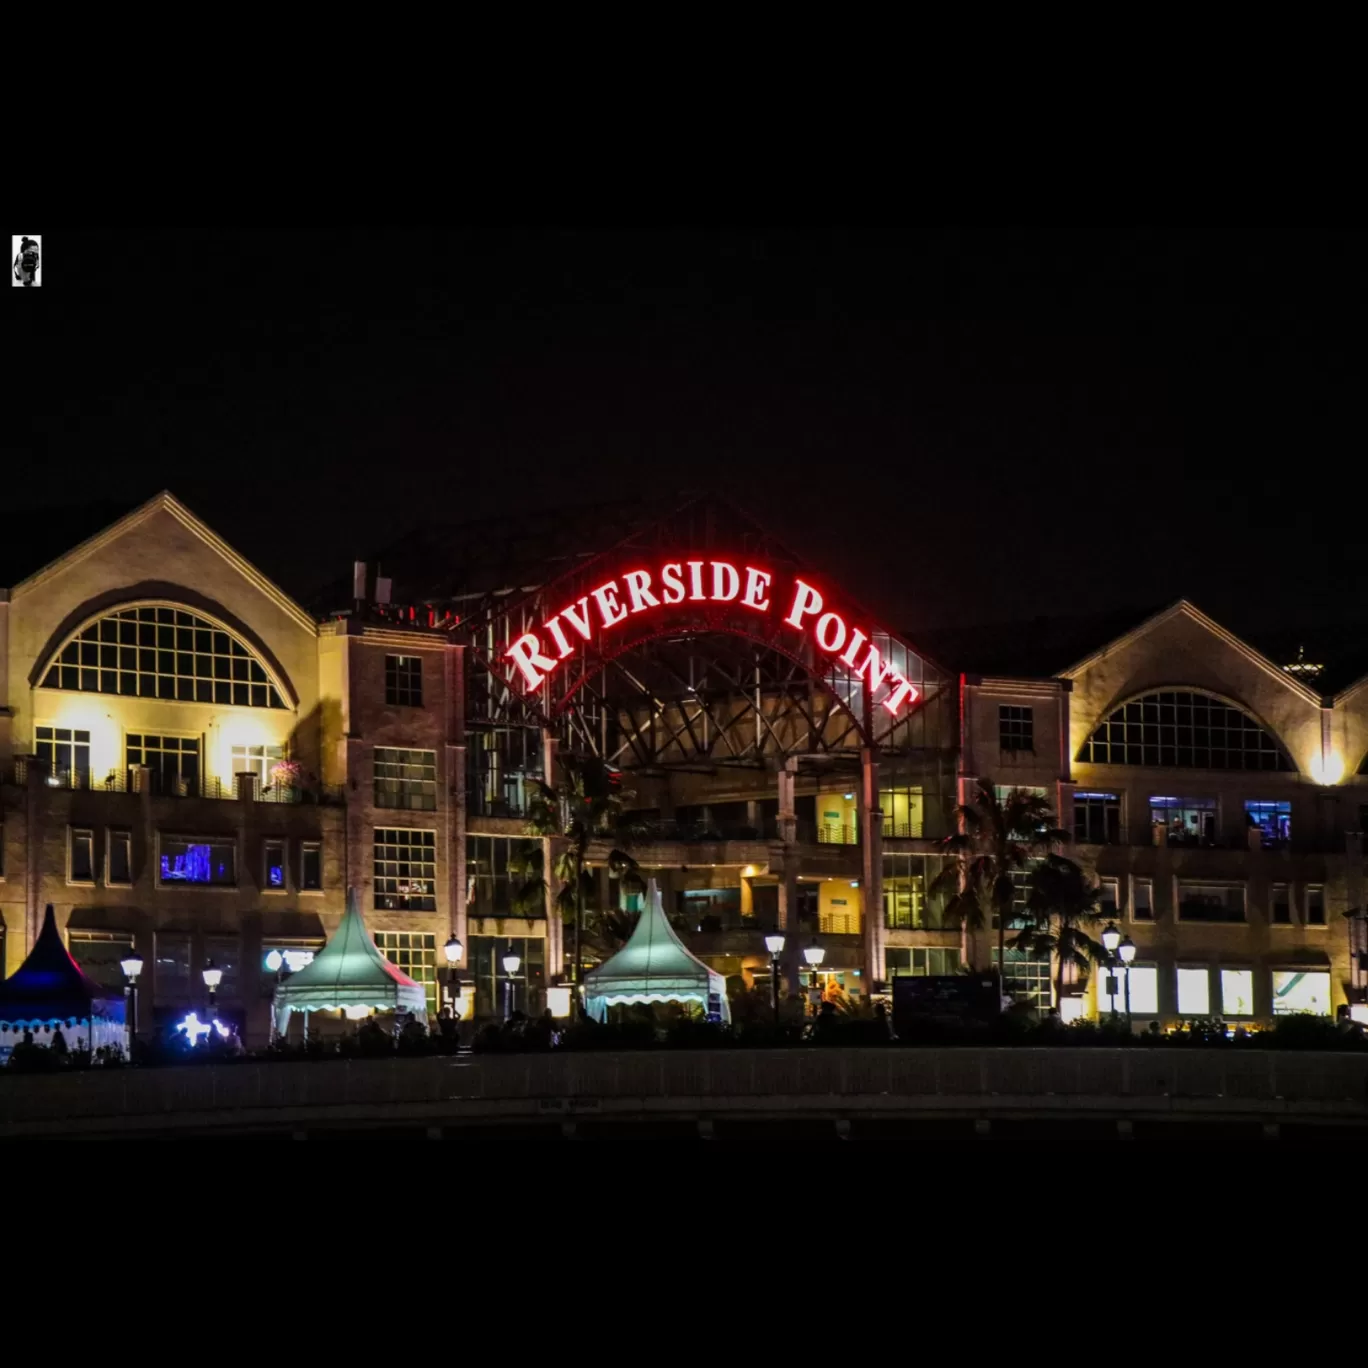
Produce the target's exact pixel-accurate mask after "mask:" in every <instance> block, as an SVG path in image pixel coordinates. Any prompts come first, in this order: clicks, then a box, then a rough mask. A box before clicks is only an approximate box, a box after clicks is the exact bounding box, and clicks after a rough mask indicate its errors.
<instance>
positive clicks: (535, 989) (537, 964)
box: [470, 936, 546, 1020]
mask: <svg viewBox="0 0 1368 1368" xmlns="http://www.w3.org/2000/svg"><path fill="white" fill-rule="evenodd" d="M510 953H512V954H515V955H517V956H518V960H519V964H518V968H517V970H516V972H514V973H513V974H511V975H510V974H509V973H508V972H507V971H506V970H505V969H504V966H503V961H504V958H505V956H507V955H508V954H510ZM470 965H471V968H472V970H473V972H474V975H475V1015H476V1016H477V1017H493V1018H496V1019H498V1020H502V1019H503V1017H504V1016H505V1015H506V1014H507V1013H508V1011H509V1009H510V1002H511V1009H512V1010H513V1011H517V1012H524V1013H526V1014H527V1015H528V1016H529V1017H536V1016H540V1015H541V1013H542V1011H543V1010H544V1009H545V1007H546V942H545V941H544V940H542V939H541V938H540V937H536V938H534V937H531V936H511V937H510V936H472V937H471V938H470ZM510 985H511V998H510Z"/></svg>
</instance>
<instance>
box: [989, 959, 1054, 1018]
mask: <svg viewBox="0 0 1368 1368" xmlns="http://www.w3.org/2000/svg"><path fill="white" fill-rule="evenodd" d="M992 954H993V964H994V965H995V966H996V964H997V946H994V947H993V951H992ZM1002 981H1003V988H1004V989H1005V991H1006V992H1008V993H1009V994H1011V996H1012V997H1013V998H1014V999H1015V1000H1016V1001H1017V1002H1027V1003H1030V1005H1031V1006H1032V1007H1034V1008H1036V1010H1037V1011H1040V1012H1047V1011H1049V1009H1050V1004H1051V1003H1052V1002H1053V1001H1054V993H1053V991H1052V989H1053V984H1052V980H1051V972H1050V961H1049V960H1048V959H1031V958H1030V957H1029V956H1028V955H1026V954H1025V952H1023V951H1021V950H1011V949H1009V950H1008V951H1007V959H1006V962H1005V963H1004V965H1003V970H1002Z"/></svg>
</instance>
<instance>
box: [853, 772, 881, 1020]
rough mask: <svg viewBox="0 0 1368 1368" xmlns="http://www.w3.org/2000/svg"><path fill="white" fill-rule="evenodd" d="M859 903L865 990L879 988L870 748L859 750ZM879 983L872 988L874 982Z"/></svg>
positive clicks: (875, 807) (874, 778) (874, 784)
mask: <svg viewBox="0 0 1368 1368" xmlns="http://www.w3.org/2000/svg"><path fill="white" fill-rule="evenodd" d="M860 766H861V776H860V777H861V783H860V795H859V797H860V803H859V814H860V857H861V862H862V866H863V868H862V870H861V875H862V877H861V879H860V893H861V897H860V903H861V907H862V911H863V914H864V926H863V930H864V951H865V969H864V971H865V979H866V982H867V983H868V984H869V987H868V989H867V990H866V991H868V992H870V993H874V992H876V991H880V990H881V986H882V984H883V980H884V943H885V942H886V940H887V934H886V932H885V928H884V916H883V813H882V812H881V811H880V809H879V760H878V754H877V752H875V751H874V750H871V749H867V750H864V751H862V752H861V753H860ZM876 984H877V985H880V987H879V988H876V987H875V985H876Z"/></svg>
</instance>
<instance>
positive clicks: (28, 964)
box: [0, 903, 124, 1022]
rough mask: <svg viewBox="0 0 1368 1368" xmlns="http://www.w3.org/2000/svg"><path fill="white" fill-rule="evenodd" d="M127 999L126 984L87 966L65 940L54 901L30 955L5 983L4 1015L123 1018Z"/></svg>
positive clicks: (0, 991)
mask: <svg viewBox="0 0 1368 1368" xmlns="http://www.w3.org/2000/svg"><path fill="white" fill-rule="evenodd" d="M123 1002H124V999H123V992H122V990H120V989H117V988H116V989H109V988H106V987H104V985H103V984H99V983H96V982H95V980H94V979H93V978H90V977H88V976H87V975H86V974H83V973H82V972H81V968H80V966H79V965H78V964H77V963H76V961H75V960H74V959H72V958H71V952H70V951H69V950H68V949H67V948H66V946H65V945H63V944H62V936H61V933H60V932H59V931H58V930H57V922H56V919H55V918H54V917H53V915H52V904H51V903H48V905H47V911H46V912H45V913H44V914H43V929H42V930H41V931H40V932H39V933H38V939H37V940H36V941H35V942H34V945H33V949H32V950H31V951H30V952H29V957H28V958H27V959H26V960H25V961H24V962H23V964H21V965H20V966H19V968H18V969H16V970H15V971H14V973H13V974H11V975H10V976H9V978H7V979H6V980H5V981H4V982H3V983H0V1021H12V1022H21V1021H54V1020H57V1019H59V1018H66V1017H89V1016H92V1015H94V1016H109V1017H111V1018H114V1019H117V1020H119V1021H122V1020H123V1010H124V1009H123Z"/></svg>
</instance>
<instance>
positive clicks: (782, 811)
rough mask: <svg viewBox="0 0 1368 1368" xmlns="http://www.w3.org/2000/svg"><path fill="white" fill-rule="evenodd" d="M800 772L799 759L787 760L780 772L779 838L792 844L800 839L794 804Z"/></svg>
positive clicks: (785, 842)
mask: <svg viewBox="0 0 1368 1368" xmlns="http://www.w3.org/2000/svg"><path fill="white" fill-rule="evenodd" d="M797 773H798V762H797V760H786V761H785V762H784V768H783V769H781V770H780V771H779V773H778V776H777V777H778V780H779V839H780V840H781V841H783V842H784V844H785V845H792V844H793V843H794V841H796V840H797V839H798V814H797V812H796V811H795V810H794V806H793V781H794V779H795V777H796V776H797Z"/></svg>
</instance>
